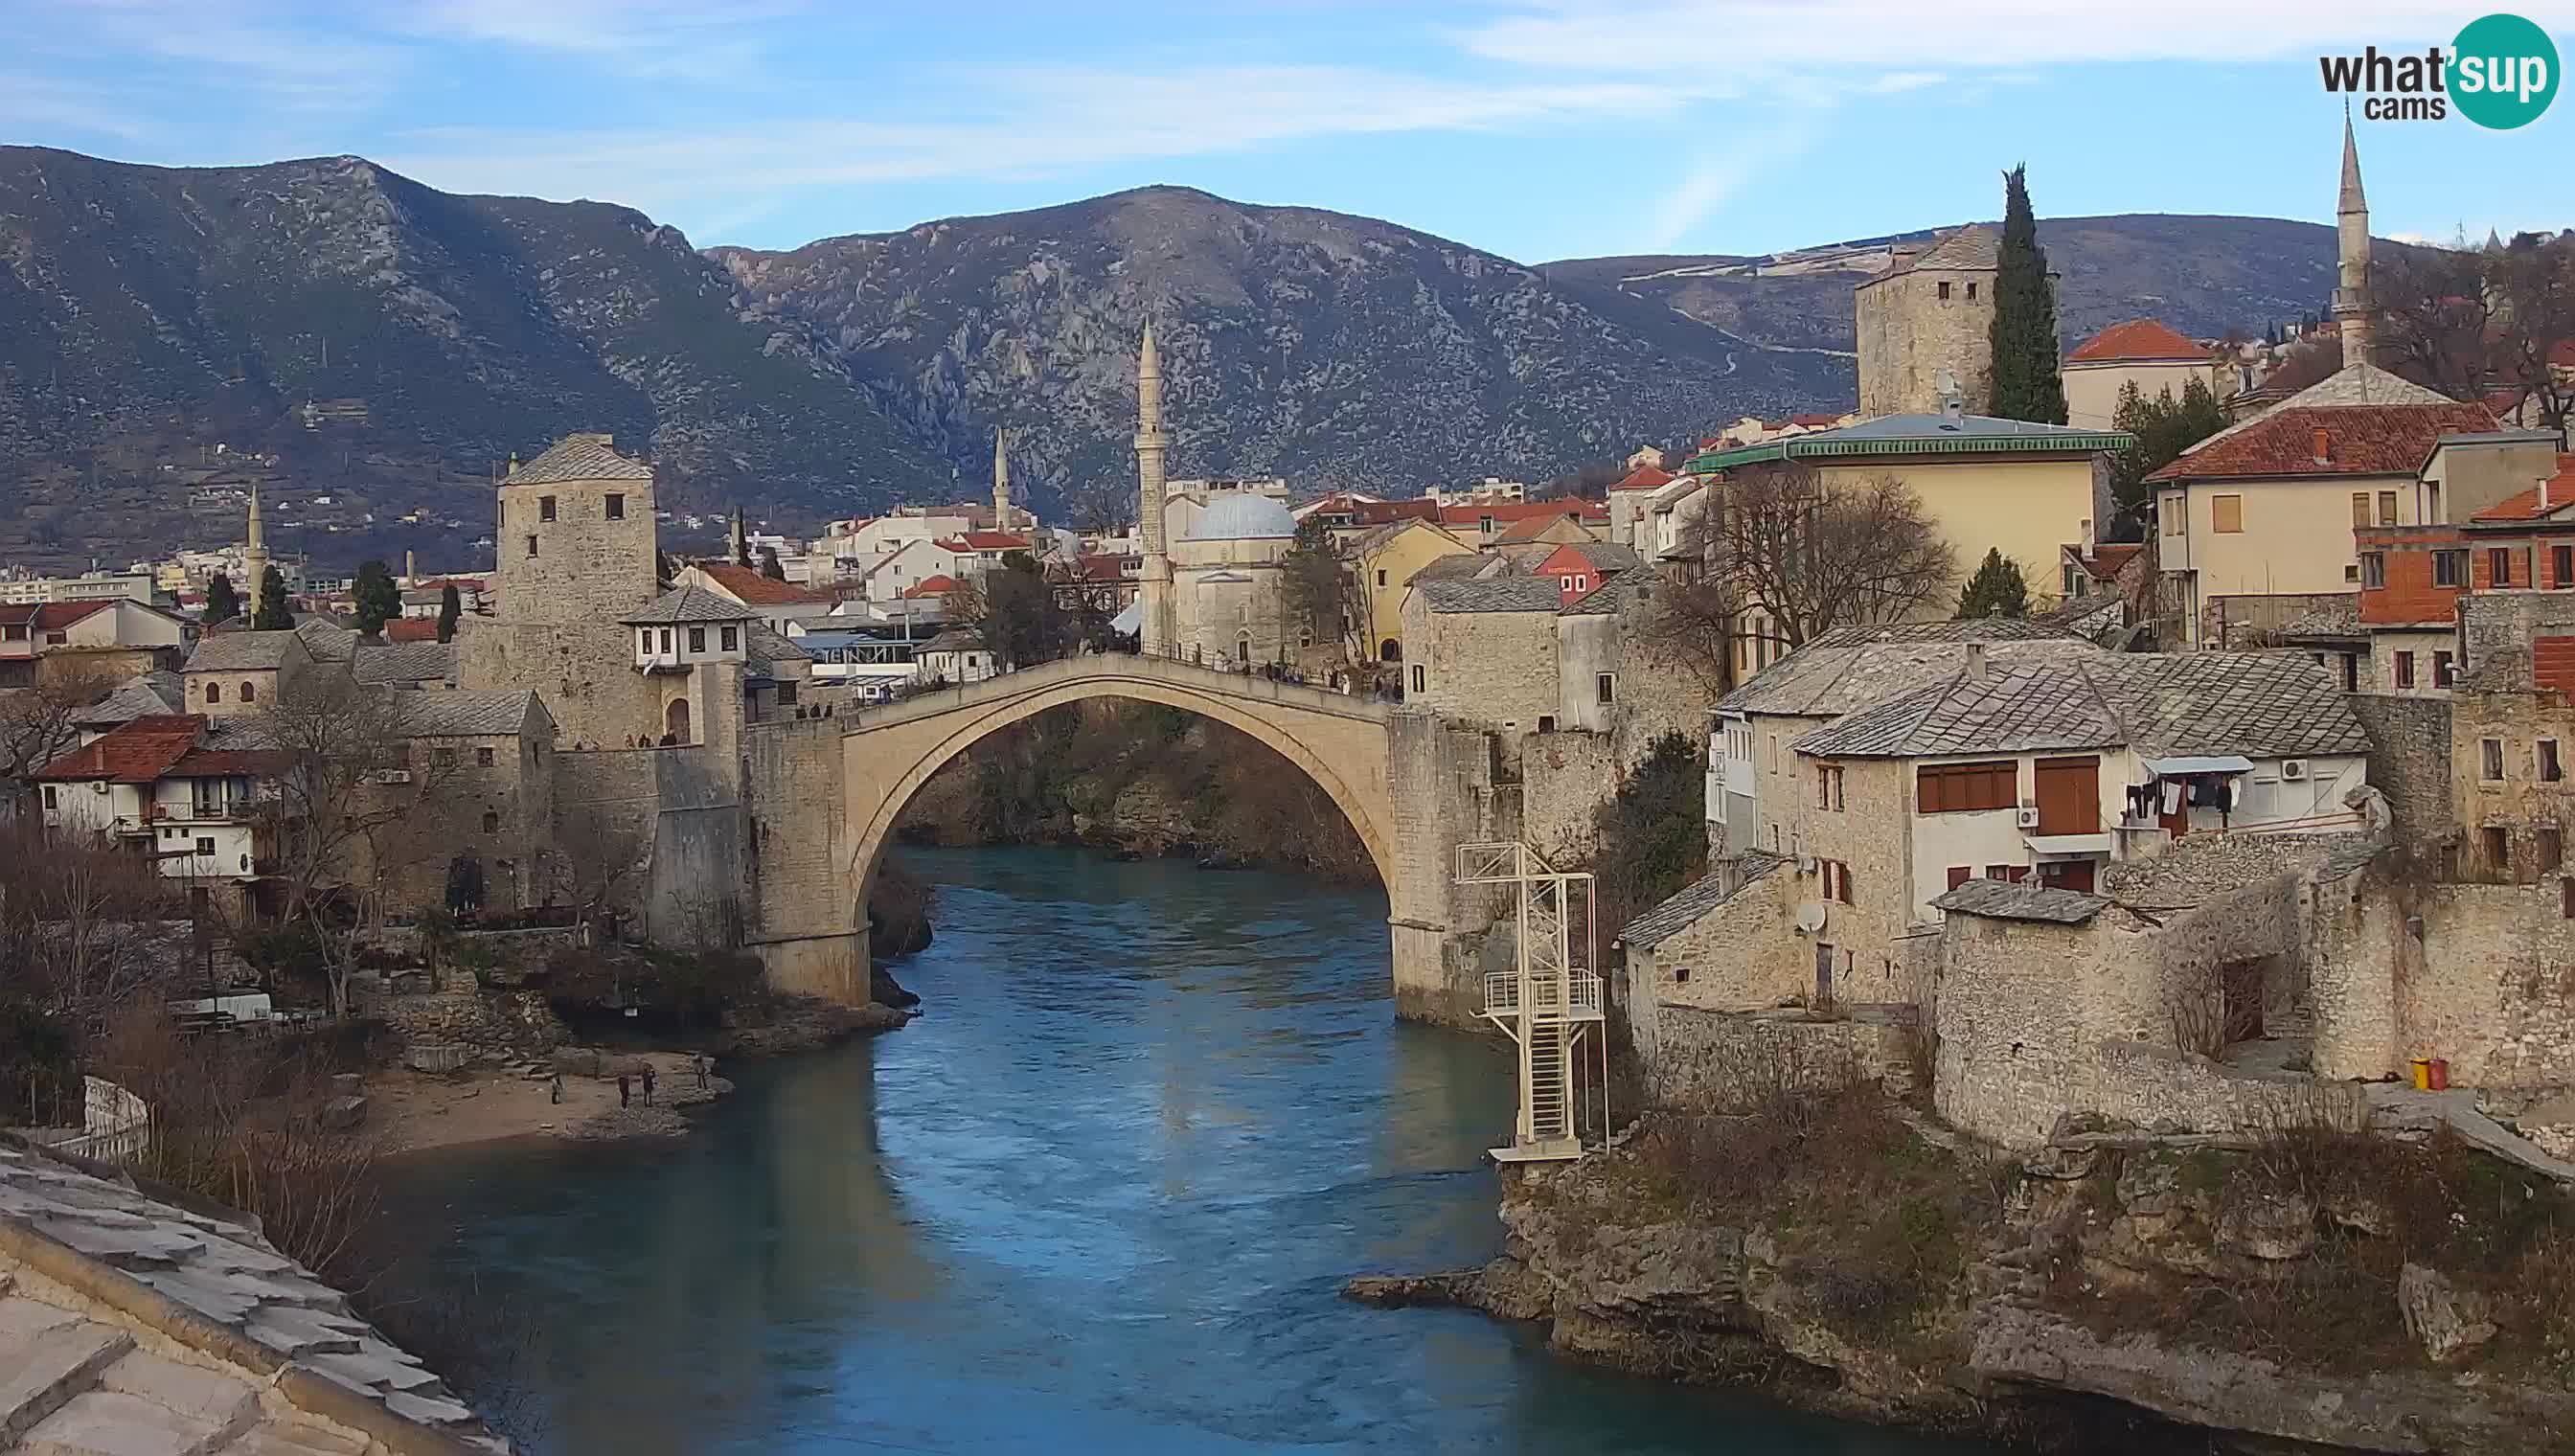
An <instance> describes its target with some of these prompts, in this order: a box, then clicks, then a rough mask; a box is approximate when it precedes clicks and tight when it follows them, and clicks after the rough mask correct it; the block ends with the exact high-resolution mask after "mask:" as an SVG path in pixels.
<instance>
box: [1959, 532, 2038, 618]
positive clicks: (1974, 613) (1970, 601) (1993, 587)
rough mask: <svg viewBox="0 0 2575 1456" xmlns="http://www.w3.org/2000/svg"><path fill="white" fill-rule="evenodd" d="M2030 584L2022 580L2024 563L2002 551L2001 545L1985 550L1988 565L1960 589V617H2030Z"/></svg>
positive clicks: (1978, 569) (1985, 563)
mask: <svg viewBox="0 0 2575 1456" xmlns="http://www.w3.org/2000/svg"><path fill="white" fill-rule="evenodd" d="M2028 615H2029V583H2027V582H2025V581H2023V580H2021V575H2020V564H2019V563H2018V562H2015V561H2012V560H2011V559H2010V558H2008V557H2005V556H2004V555H2003V554H2002V549H2001V548H2000V547H1987V548H1986V549H1985V562H1984V565H1982V566H1980V567H1978V568H1976V574H1975V575H1974V576H1972V577H1969V578H1968V579H1967V585H1965V586H1964V587H1961V588H1959V589H1958V616H1959V618H1960V619H1961V620H1964V619H1966V618H1970V617H2027V616H2028Z"/></svg>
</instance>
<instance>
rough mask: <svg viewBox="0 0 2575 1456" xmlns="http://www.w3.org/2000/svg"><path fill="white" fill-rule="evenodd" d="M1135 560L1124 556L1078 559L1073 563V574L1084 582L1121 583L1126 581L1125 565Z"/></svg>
mask: <svg viewBox="0 0 2575 1456" xmlns="http://www.w3.org/2000/svg"><path fill="white" fill-rule="evenodd" d="M1135 560H1136V558H1134V557H1125V556H1087V557H1080V558H1077V559H1076V560H1075V561H1074V564H1073V568H1074V574H1075V575H1076V576H1079V577H1080V578H1082V580H1084V581H1086V582H1123V581H1125V580H1127V564H1128V563H1129V562H1132V561H1135Z"/></svg>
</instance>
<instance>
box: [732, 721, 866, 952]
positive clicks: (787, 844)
mask: <svg viewBox="0 0 2575 1456" xmlns="http://www.w3.org/2000/svg"><path fill="white" fill-rule="evenodd" d="M742 746H743V754H742V763H743V792H744V798H745V802H746V806H747V808H748V809H749V811H750V812H749V815H748V821H749V823H750V826H751V840H750V848H751V860H752V866H753V870H754V875H753V878H754V885H755V891H756V893H755V905H756V909H755V912H754V914H753V915H752V943H753V949H754V950H755V951H757V952H759V953H760V954H761V956H762V959H763V961H764V963H770V962H772V958H773V957H776V959H775V962H774V963H770V970H771V976H770V980H771V983H772V984H773V985H777V986H779V987H780V988H781V989H789V990H798V991H803V992H806V993H808V994H814V995H822V996H827V997H830V998H832V999H836V1000H865V999H867V987H868V962H867V937H866V935H865V934H864V933H862V932H863V931H864V930H865V928H866V926H865V925H864V924H862V923H861V922H860V920H859V895H860V886H859V883H858V872H859V871H858V868H857V866H856V865H854V864H853V863H852V862H851V861H852V856H853V855H854V853H855V849H854V847H853V845H852V844H851V841H850V838H851V836H850V833H849V828H848V805H847V804H846V802H845V801H844V800H843V798H842V796H841V793H840V786H841V780H840V769H841V752H842V748H841V728H840V725H839V723H838V722H836V721H834V720H829V719H808V720H806V721H803V722H797V721H794V720H789V721H787V722H784V723H773V724H762V725H759V726H756V727H752V728H745V729H744V730H743V745H742ZM771 947H776V948H774V949H773V948H771ZM782 973H784V974H785V975H786V976H787V979H785V980H782V979H781V975H782Z"/></svg>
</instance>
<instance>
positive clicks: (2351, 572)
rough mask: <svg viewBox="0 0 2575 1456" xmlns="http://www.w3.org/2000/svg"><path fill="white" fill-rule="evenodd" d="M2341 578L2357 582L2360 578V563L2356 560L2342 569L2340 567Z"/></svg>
mask: <svg viewBox="0 0 2575 1456" xmlns="http://www.w3.org/2000/svg"><path fill="white" fill-rule="evenodd" d="M2342 579H2343V580H2344V581H2346V582H2357V581H2359V580H2360V563H2358V562H2353V563H2352V564H2351V565H2350V566H2347V567H2345V568H2343V569H2342ZM2382 585H2384V584H2382Z"/></svg>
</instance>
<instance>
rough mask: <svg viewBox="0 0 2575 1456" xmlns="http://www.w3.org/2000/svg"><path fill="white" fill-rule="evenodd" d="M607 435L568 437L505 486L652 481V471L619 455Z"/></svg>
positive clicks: (504, 481)
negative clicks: (570, 482)
mask: <svg viewBox="0 0 2575 1456" xmlns="http://www.w3.org/2000/svg"><path fill="white" fill-rule="evenodd" d="M612 440H613V437H611V436H607V435H567V436H565V437H564V438H563V439H561V440H558V441H556V442H555V443H554V445H553V446H552V447H551V448H549V449H548V450H547V451H546V452H545V454H543V455H540V456H538V457H537V458H536V459H534V460H532V461H529V462H528V463H527V464H525V465H522V466H520V467H519V468H517V469H516V470H513V471H511V472H510V474H509V475H507V476H506V477H504V478H503V479H502V481H501V484H503V485H505V486H542V485H546V484H548V483H550V482H554V481H649V480H651V479H653V468H652V467H651V466H649V465H646V464H644V463H643V462H642V461H640V460H629V459H627V458H626V457H625V456H622V455H619V454H618V453H617V451H616V449H615V448H614V446H613V444H612Z"/></svg>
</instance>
